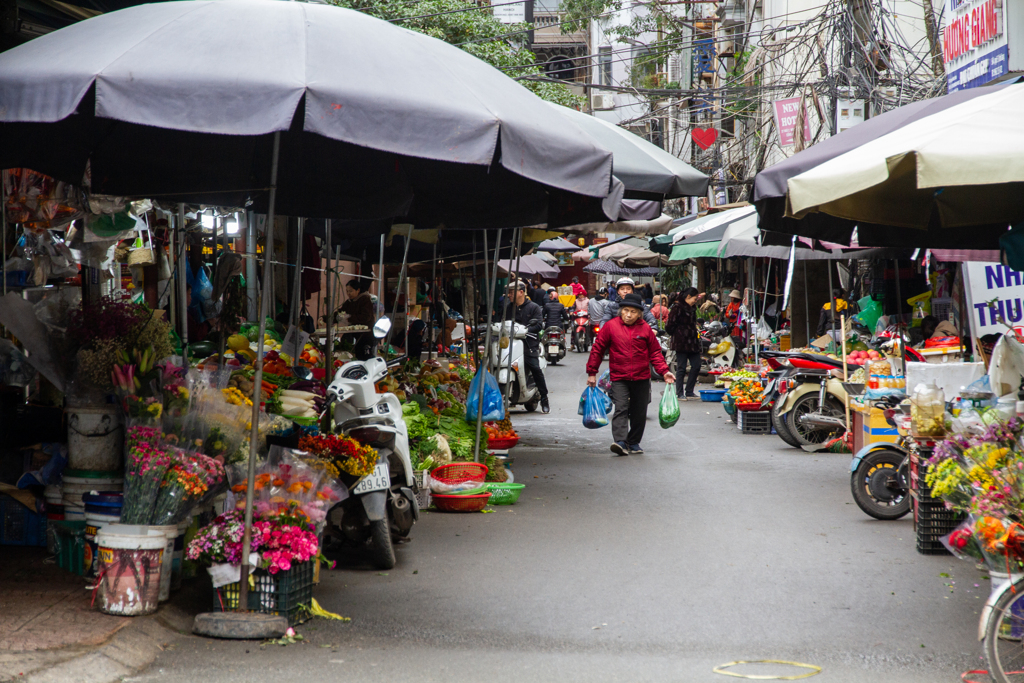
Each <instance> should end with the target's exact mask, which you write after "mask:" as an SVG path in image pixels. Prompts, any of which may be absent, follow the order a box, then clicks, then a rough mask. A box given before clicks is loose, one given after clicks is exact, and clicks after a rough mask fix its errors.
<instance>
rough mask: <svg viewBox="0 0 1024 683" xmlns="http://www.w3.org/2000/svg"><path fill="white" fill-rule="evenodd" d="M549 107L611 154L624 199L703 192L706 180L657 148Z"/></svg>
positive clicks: (594, 121) (574, 113)
mask: <svg viewBox="0 0 1024 683" xmlns="http://www.w3.org/2000/svg"><path fill="white" fill-rule="evenodd" d="M550 106H552V107H556V108H557V111H558V112H560V113H561V114H562V115H563V116H564V117H566V118H568V119H571V120H572V121H573V122H575V123H576V124H578V125H579V127H580V128H582V129H583V130H585V131H586V132H587V134H588V135H590V136H591V137H592V138H594V139H595V140H597V141H598V142H599V143H600V144H601V146H602V147H605V148H607V149H609V150H611V151H612V153H613V154H614V155H615V177H616V178H618V179H619V180H621V181H622V184H623V185H625V186H626V195H625V196H626V197H629V198H636V199H657V200H661V199H674V198H676V197H689V196H695V195H703V194H705V193H707V191H708V177H707V176H706V175H704V174H703V173H701V172H700V171H698V170H697V169H695V168H693V167H692V166H690V165H689V164H687V163H685V162H684V161H683V160H681V159H679V158H678V157H675V156H673V155H671V154H669V153H668V152H666V151H665V150H663V149H662V148H661V147H658V146H657V145H654V144H651V143H650V142H648V141H647V140H644V139H643V138H642V137H640V136H639V135H636V134H635V133H631V132H629V131H628V130H626V129H625V128H621V127H619V126H616V125H615V124H613V123H610V122H608V121H604V120H602V119H599V118H597V117H596V116H588V115H586V114H583V113H581V112H578V111H576V110H574V109H566V108H565V107H559V106H558V105H554V104H552V105H550Z"/></svg>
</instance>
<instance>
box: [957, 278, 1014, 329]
mask: <svg viewBox="0 0 1024 683" xmlns="http://www.w3.org/2000/svg"><path fill="white" fill-rule="evenodd" d="M963 265H964V276H965V283H964V284H965V287H964V289H965V291H966V293H967V311H968V314H969V318H970V321H971V334H972V335H973V336H974V337H983V336H985V335H986V334H1001V333H1003V332H1006V329H1007V325H1009V326H1010V327H1020V328H1022V329H1024V273H1021V272H1019V271H1016V270H1013V269H1012V268H1008V267H1007V266H1004V265H1001V264H999V263H984V262H978V261H968V262H967V263H964V264H963ZM1000 320H1003V321H1005V324H1004V323H1002V322H1000Z"/></svg>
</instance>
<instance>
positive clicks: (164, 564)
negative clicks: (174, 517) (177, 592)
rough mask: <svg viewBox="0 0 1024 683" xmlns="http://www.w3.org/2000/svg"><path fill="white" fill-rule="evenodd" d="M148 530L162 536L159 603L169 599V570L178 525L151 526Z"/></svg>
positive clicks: (171, 563)
mask: <svg viewBox="0 0 1024 683" xmlns="http://www.w3.org/2000/svg"><path fill="white" fill-rule="evenodd" d="M149 528H150V529H153V530H154V531H159V532H160V533H161V534H163V535H164V554H163V559H162V560H161V561H160V602H165V601H167V600H170V599H171V568H172V567H173V565H174V539H176V538H177V537H178V525H177V524H168V525H166V526H151V527H149Z"/></svg>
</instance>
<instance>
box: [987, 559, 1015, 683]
mask: <svg viewBox="0 0 1024 683" xmlns="http://www.w3.org/2000/svg"><path fill="white" fill-rule="evenodd" d="M1022 600H1024V579H1017V580H1016V581H1015V582H1014V584H1013V589H1012V590H1007V591H1006V592H1005V593H1003V594H1002V596H1000V597H999V599H998V600H996V604H995V605H993V607H992V611H991V612H989V616H988V621H987V622H986V623H985V639H984V641H983V643H982V645H983V646H984V650H985V661H986V662H988V672H989V677H990V678H991V679H992V680H993V681H996V682H997V683H1009V682H1010V681H1011V680H1018V678H1017V676H1014V678H1012V679H1011V678H1010V676H1011V675H1013V674H1018V676H1019V673H1018V672H1020V671H1022V670H1024V649H1022V648H1021V642H1022V640H1021V636H1022V635H1024V602H1021V601H1022Z"/></svg>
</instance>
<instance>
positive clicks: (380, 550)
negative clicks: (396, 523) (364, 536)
mask: <svg viewBox="0 0 1024 683" xmlns="http://www.w3.org/2000/svg"><path fill="white" fill-rule="evenodd" d="M370 557H371V558H372V559H373V566H375V567H376V568H377V569H392V568H394V566H395V546H394V544H393V543H392V542H391V524H390V523H389V522H388V518H387V515H385V517H384V519H382V520H379V521H376V522H370Z"/></svg>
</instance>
